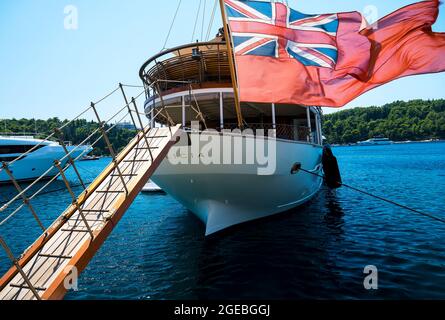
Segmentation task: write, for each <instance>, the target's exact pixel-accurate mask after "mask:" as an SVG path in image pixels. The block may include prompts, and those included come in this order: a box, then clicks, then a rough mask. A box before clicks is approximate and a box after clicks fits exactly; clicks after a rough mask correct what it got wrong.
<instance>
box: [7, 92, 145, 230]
mask: <svg viewBox="0 0 445 320" xmlns="http://www.w3.org/2000/svg"><path fill="white" fill-rule="evenodd" d="M122 86H124V85H122ZM120 88H121V87H120V86H118V87H117V89H114V90H113V91H112V92H111V93H109V94H108V95H106V96H105V97H104V98H102V99H100V100H99V101H98V103H100V102H102V101H104V100H105V99H107V98H108V97H110V96H111V95H112V94H113V93H115V92H117V91H118V90H119V89H120ZM144 92H145V90H144V91H142V92H140V93H139V94H138V95H137V96H136V97H135V98H132V101H131V102H128V103H126V104H125V105H124V106H123V107H122V108H120V109H119V110H118V111H117V112H116V113H115V114H113V115H112V116H111V117H110V118H108V119H107V120H106V121H103V122H102V123H99V126H98V128H96V129H95V130H93V131H92V132H91V133H90V134H89V135H88V136H87V137H86V138H85V139H84V140H82V141H81V142H80V143H79V144H77V145H76V146H74V147H71V148H70V150H69V151H68V150H67V152H66V154H65V155H64V156H63V157H61V158H60V159H55V160H58V161H59V162H61V163H64V162H66V161H67V160H68V159H70V158H71V157H72V156H73V155H74V154H75V153H76V152H77V151H80V154H79V155H78V156H76V157H75V159H72V162H76V161H78V160H79V159H81V158H82V157H83V156H85V154H87V153H89V152H91V150H90V148H93V147H94V146H96V145H97V144H98V143H99V142H100V141H101V140H102V139H103V138H104V137H103V135H101V136H99V137H98V138H97V139H96V140H95V141H94V142H93V143H91V144H89V145H88V146H89V147H90V148H84V149H83V150H79V149H80V148H81V147H85V146H86V143H87V142H89V141H90V140H91V139H92V138H93V137H94V136H95V135H96V134H98V133H100V131H101V127H105V126H106V125H108V124H110V122H111V121H113V120H114V119H116V118H117V117H118V116H119V115H122V113H123V112H124V111H125V110H127V112H125V113H124V114H123V116H122V117H120V118H118V120H117V121H116V123H114V124H112V125H111V124H110V126H109V127H106V128H105V129H104V133H105V134H108V133H110V132H111V131H112V130H113V129H115V128H116V127H117V126H118V125H119V123H121V122H122V121H123V120H125V119H126V118H127V117H128V116H129V115H130V114H131V113H132V112H133V113H136V112H138V111H137V110H133V109H131V106H132V104H135V102H133V100H136V99H138V98H139V97H141V96H142V95H143V94H144ZM94 106H95V104H92V106H90V107H89V108H87V109H86V110H84V111H82V112H81V113H80V114H79V115H77V116H76V117H75V118H74V119H72V120H70V121H69V122H67V123H65V124H64V125H63V126H61V127H59V128H57V129H55V130H56V131H55V132H53V133H51V134H50V135H48V137H47V138H46V139H44V140H42V141H41V142H40V143H39V145H42V144H43V143H44V142H46V141H49V140H48V139H50V138H53V137H55V136H56V132H57V131H61V130H62V129H63V128H66V127H67V126H68V125H69V124H70V123H73V122H74V121H75V120H78V119H79V118H80V117H81V116H83V115H85V114H86V113H87V112H88V111H90V110H92V109H94V108H95V107H94ZM133 125H134V126H135V130H137V127H138V126H137V124H136V122H135V121H133ZM141 129H143V128H141ZM33 149H34V150H35V149H37V147H33ZM33 149H30V150H29V151H28V152H26V153H24V154H22V155H20V156H19V157H18V158H16V159H15V160H13V161H11V162H9V163H5V164H4V166H7V167H10V166H11V165H12V164H14V163H16V162H17V161H19V160H20V159H23V157H24V156H26V155H28V154H30V153H31V152H33ZM71 166H73V164H72V163H67V165H66V167H65V168H64V171H66V170H67V169H68V168H70V167H71ZM2 169H4V168H2ZM55 169H57V166H56V165H55V164H53V165H51V166H50V167H49V168H48V169H47V170H46V171H45V172H44V173H43V174H41V175H40V176H39V177H38V178H36V179H35V180H34V181H33V182H32V183H30V184H29V185H28V186H27V187H26V188H24V189H23V190H20V192H19V193H18V194H16V195H15V196H14V197H13V198H12V199H11V200H9V201H8V202H6V203H5V204H4V205H2V207H0V212H4V211H5V210H7V209H8V208H9V207H10V206H11V205H12V204H13V203H14V202H16V201H17V200H19V199H20V198H21V197H23V196H25V195H26V194H27V193H28V192H29V191H30V190H31V189H32V188H33V187H35V186H36V185H37V184H38V183H40V182H42V180H43V179H44V178H45V177H47V176H48V175H49V174H50V173H51V171H53V170H55ZM59 177H60V173H57V174H55V175H54V176H53V177H52V178H51V179H50V180H49V181H48V182H47V183H46V184H45V185H44V186H43V187H41V188H40V189H38V191H37V192H35V193H34V194H33V195H31V196H30V197H29V198H27V199H28V200H32V199H34V198H35V197H36V196H37V195H38V194H40V193H41V192H42V191H43V190H45V189H46V188H47V187H48V186H49V185H50V184H51V183H52V182H54V181H55V180H57V178H59ZM23 207H25V204H22V205H21V206H20V207H18V208H17V209H16V210H14V212H13V213H12V214H11V215H9V216H8V217H7V220H9V219H10V218H11V217H12V216H14V215H15V214H16V213H17V212H18V211H20V209H23ZM3 224H4V221H3V222H2V223H0V226H1V225H3Z"/></svg>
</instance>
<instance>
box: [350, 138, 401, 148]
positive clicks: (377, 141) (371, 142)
mask: <svg viewBox="0 0 445 320" xmlns="http://www.w3.org/2000/svg"><path fill="white" fill-rule="evenodd" d="M393 143H394V142H393V141H391V140H389V139H388V138H385V137H383V136H376V137H374V138H371V139H368V140H366V141H359V142H357V144H358V145H360V146H382V145H389V144H393Z"/></svg>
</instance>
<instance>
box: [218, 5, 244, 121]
mask: <svg viewBox="0 0 445 320" xmlns="http://www.w3.org/2000/svg"><path fill="white" fill-rule="evenodd" d="M219 6H220V8H221V16H222V21H223V25H224V37H225V38H226V46H227V54H228V58H229V67H230V75H231V77H232V84H233V94H234V97H235V110H236V117H237V118H238V127H239V128H242V127H243V115H242V114H241V105H240V101H239V93H238V81H237V78H236V72H235V57H234V55H233V50H232V43H231V41H230V35H229V28H228V26H227V24H228V21H227V17H226V10H225V8H224V0H219Z"/></svg>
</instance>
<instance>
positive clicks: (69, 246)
mask: <svg viewBox="0 0 445 320" xmlns="http://www.w3.org/2000/svg"><path fill="white" fill-rule="evenodd" d="M180 131H181V130H180V126H179V125H178V126H176V127H171V128H168V127H165V128H153V129H150V130H148V129H147V130H145V132H144V133H145V135H146V137H147V139H145V138H144V137H143V133H142V132H141V133H139V134H138V135H137V136H136V137H135V138H134V139H133V140H132V141H131V142H130V143H129V145H128V146H127V147H126V148H125V149H124V150H123V151H122V152H121V153H120V154H119V155H118V156H117V158H116V163H117V165H118V166H119V169H120V171H121V173H122V178H121V177H120V175H119V172H118V170H117V169H116V167H115V164H114V163H113V162H112V163H111V164H110V165H109V166H108V167H107V168H106V169H105V170H104V171H103V172H102V173H101V174H100V175H99V176H98V177H97V178H96V180H95V181H94V182H93V183H92V184H91V185H90V186H89V187H88V188H87V191H86V192H84V193H82V194H81V195H80V196H79V198H78V204H79V205H80V208H81V210H80V211H81V212H82V213H83V216H84V218H85V220H86V221H87V223H88V225H89V227H90V229H91V231H92V232H93V237H92V236H91V234H90V232H89V230H88V228H87V226H86V224H85V221H84V219H83V218H82V215H81V214H80V212H79V210H78V209H77V206H76V205H74V204H73V205H71V206H70V207H68V208H67V209H66V210H65V212H64V213H63V214H62V215H61V216H60V217H59V218H58V219H57V220H56V221H55V222H54V223H53V224H52V225H51V226H50V227H49V228H48V229H47V231H46V233H45V234H43V235H42V236H41V237H40V238H39V239H37V240H36V241H35V242H34V244H33V245H32V246H31V247H30V248H28V249H27V251H26V252H25V253H24V254H23V255H22V257H21V259H20V260H19V265H20V267H21V268H22V270H23V271H24V273H25V274H26V276H27V277H28V279H29V281H30V283H31V284H32V286H33V287H34V289H35V291H36V292H37V294H38V297H37V296H36V295H35V293H34V292H33V291H32V290H31V288H29V286H28V284H27V282H26V281H25V280H24V278H23V277H22V275H21V274H20V272H19V271H18V269H17V268H16V267H15V266H13V267H12V268H11V269H10V270H9V271H8V272H7V273H6V274H5V275H4V276H3V277H2V278H1V280H0V299H1V300H36V299H44V300H47V299H62V298H63V297H64V295H65V294H66V291H67V289H66V288H65V285H64V282H65V278H66V277H67V276H68V275H70V274H71V271H72V270H73V267H75V268H77V271H78V273H80V272H81V271H82V270H83V269H85V267H86V266H87V264H88V262H89V261H90V260H91V259H92V257H93V256H94V254H95V253H96V252H97V250H98V249H99V248H100V246H101V245H102V243H103V242H104V241H105V239H106V238H107V237H108V235H109V234H110V233H111V231H112V230H113V228H114V227H115V226H116V224H117V223H118V222H119V220H120V219H121V218H122V216H123V214H124V213H125V211H126V210H127V209H128V207H129V206H130V205H131V203H132V202H133V200H134V199H135V197H136V196H137V195H138V194H139V192H140V191H141V190H142V188H143V186H144V185H145V184H146V183H147V181H148V180H149V178H150V176H151V175H152V174H153V172H154V171H155V170H156V168H157V167H158V166H159V164H160V163H161V162H162V160H163V159H164V158H165V156H166V155H167V153H168V151H169V149H170V147H171V146H172V145H173V144H174V143H175V142H176V139H177V138H178V137H179V134H180ZM147 142H148V144H149V146H147ZM147 147H149V148H150V149H149V148H147ZM150 151H151V154H152V156H153V161H151V156H150ZM123 182H125V185H124V183H123ZM127 190H128V194H127Z"/></svg>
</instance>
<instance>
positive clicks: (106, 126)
mask: <svg viewBox="0 0 445 320" xmlns="http://www.w3.org/2000/svg"><path fill="white" fill-rule="evenodd" d="M124 88H144V90H143V91H142V92H140V93H138V94H137V95H136V96H135V97H132V98H131V99H130V100H129V99H127V96H126V93H125V91H124ZM150 89H152V90H153V92H154V89H153V87H150V86H146V85H143V86H137V85H128V84H119V86H118V87H117V88H115V89H114V90H112V91H111V92H110V93H108V94H107V95H105V96H104V97H103V98H101V99H99V100H98V101H97V102H95V103H93V102H92V103H91V105H90V106H89V107H88V108H86V109H85V110H83V111H82V112H81V113H79V114H78V115H77V116H76V117H74V118H73V119H71V120H69V121H66V122H64V123H63V124H62V125H61V126H60V127H58V128H55V129H54V132H52V133H51V134H49V135H48V136H47V137H46V138H45V139H42V140H41V141H39V143H38V144H36V145H34V146H33V147H32V148H31V149H29V150H28V151H26V152H25V153H23V154H21V155H20V156H18V157H17V158H16V159H14V160H12V161H11V162H4V163H3V166H2V167H1V168H0V172H1V171H4V172H5V173H6V174H7V175H8V176H9V178H10V180H11V182H12V184H13V185H14V187H15V188H16V190H17V194H16V195H15V196H13V197H12V199H10V200H9V201H7V202H6V203H4V204H3V205H2V206H1V207H0V213H3V212H6V210H9V209H10V210H11V212H10V213H8V214H7V215H6V216H5V217H4V218H3V219H2V220H1V221H0V227H3V226H4V225H5V224H6V223H8V222H9V221H10V220H11V219H12V218H13V217H15V216H16V215H17V214H18V213H19V212H20V211H21V210H23V209H25V208H26V207H28V209H29V210H30V211H31V213H32V215H33V217H34V219H35V220H36V222H37V223H38V225H39V227H40V228H41V229H42V230H43V232H45V233H46V232H47V231H46V228H45V226H44V225H43V223H42V222H41V220H40V218H39V216H38V215H37V211H36V210H35V208H34V207H33V205H32V201H33V200H35V199H36V198H37V197H38V196H39V195H43V194H44V193H45V192H44V191H45V190H47V189H48V188H49V186H50V185H51V184H53V183H54V182H55V181H58V180H59V179H60V178H62V181H63V182H64V185H65V189H66V190H68V192H69V194H70V196H71V198H72V200H73V202H72V205H74V206H75V207H76V208H77V210H78V212H79V214H80V216H81V217H82V220H83V221H84V223H85V226H86V228H87V230H88V232H89V233H90V235H91V237H93V238H94V234H93V232H92V230H91V228H90V225H89V223H88V221H87V220H86V219H85V216H84V214H83V208H82V207H81V204H80V202H79V201H78V200H77V199H78V196H79V195H76V194H75V192H74V188H75V186H72V184H71V182H70V180H69V178H68V176H67V175H66V172H67V170H69V169H70V168H72V169H73V170H74V172H75V173H76V177H77V180H79V182H80V185H79V186H81V187H82V188H83V190H82V193H86V192H88V191H87V190H88V188H87V187H86V185H87V184H88V185H89V184H90V183H91V182H88V183H85V182H84V179H83V178H82V176H81V174H80V171H79V170H78V168H77V166H76V164H75V163H76V162H77V161H78V160H80V159H81V158H83V157H84V156H85V155H86V154H88V153H90V152H91V150H92V148H94V147H96V146H97V145H98V144H99V142H100V141H102V140H103V141H104V142H105V146H106V148H108V151H109V153H110V154H111V157H112V163H113V164H114V169H115V170H116V171H117V172H118V173H119V174H118V175H119V176H120V178H121V179H122V182H123V186H124V188H125V189H126V192H127V194H128V190H127V186H126V183H125V180H124V179H123V175H122V173H121V170H120V168H119V166H118V165H119V162H118V160H117V154H116V151H115V150H114V148H113V146H112V144H111V142H110V139H109V137H108V135H109V134H110V132H112V130H114V129H116V127H117V126H118V125H119V124H120V123H122V121H124V120H125V119H128V118H130V120H131V121H132V124H133V126H134V128H135V131H137V132H143V133H144V136H145V132H146V130H147V126H146V125H145V126H144V124H143V122H142V119H141V117H140V112H139V111H138V109H137V104H136V100H137V99H139V98H140V97H141V96H143V95H144V94H145V97H147V94H149V90H150ZM118 90H121V91H122V94H123V98H124V100H125V105H124V106H123V107H121V108H119V109H118V111H116V112H115V113H114V114H113V115H112V116H111V117H109V118H108V119H107V120H106V121H102V120H101V118H100V116H99V112H98V108H97V104H100V103H102V102H103V101H105V100H106V99H108V98H109V97H111V96H112V95H113V94H115V93H116V92H117V91H118ZM91 111H92V112H94V117H95V118H96V119H97V123H98V126H97V128H91V123H86V124H85V125H84V126H88V128H89V129H91V130H92V131H91V132H90V133H88V135H87V136H86V137H85V138H83V140H82V141H81V142H80V143H78V144H76V145H75V146H67V145H66V143H65V142H64V141H63V138H64V132H63V129H66V128H68V126H70V125H71V124H73V123H74V122H75V121H76V120H79V119H81V118H82V117H83V116H85V115H86V114H87V113H88V112H91ZM133 114H135V115H137V118H135V117H134V116H133ZM136 119H137V120H138V122H137V121H136ZM112 121H116V122H115V123H113V122H112ZM81 128H82V127H81ZM96 135H99V137H97V138H96V137H95V136H96ZM52 139H57V140H58V142H59V144H60V145H61V146H62V148H63V150H64V153H65V154H64V155H63V156H60V158H59V159H54V163H53V164H52V165H51V166H50V167H49V168H48V169H47V170H46V171H45V172H44V173H43V174H41V175H40V176H39V177H38V178H36V179H34V181H32V182H31V183H30V184H29V185H27V186H26V188H22V187H21V186H20V184H19V183H18V181H17V180H16V177H14V173H13V172H14V170H11V169H10V168H13V167H12V166H13V165H17V163H18V161H20V160H21V159H23V158H24V157H26V156H27V155H29V154H31V153H32V152H34V151H35V150H36V149H38V148H39V147H40V146H42V145H44V144H45V143H47V142H51V143H54V141H53V140H52ZM145 139H146V137H145ZM92 140H94V141H93V142H92V143H90V142H91V141H92ZM88 143H89V144H88ZM150 156H151V158H152V160H153V156H152V155H151V152H150ZM43 179H45V180H46V179H49V180H48V181H45V183H44V184H43V185H41V186H40V185H38V184H39V183H42V182H43ZM34 189H37V190H35V191H34ZM31 190H33V192H32V194H31V195H30V196H28V193H31ZM60 191H62V190H60ZM76 193H77V192H76ZM20 199H21V200H22V201H23V202H22V203H21V204H20V205H18V206H17V207H15V208H12V205H13V204H14V203H15V202H16V201H18V200H20ZM0 244H1V246H2V247H3V249H4V250H5V251H6V253H7V255H8V257H9V258H10V260H11V262H12V263H13V265H14V266H15V268H16V269H17V271H18V272H19V273H20V274H21V275H22V277H23V279H24V281H25V282H26V283H27V285H28V286H29V288H30V290H31V291H32V292H33V293H34V295H35V297H36V298H37V299H40V298H41V297H40V296H39V294H38V292H37V291H38V290H36V287H34V285H33V284H32V283H31V281H30V279H29V277H28V276H27V275H26V274H25V273H24V272H23V270H22V269H21V266H20V263H19V260H18V259H17V258H16V257H15V256H14V255H13V253H12V251H11V249H10V247H9V246H8V245H7V243H6V241H5V239H4V238H3V237H2V235H1V233H0Z"/></svg>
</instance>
